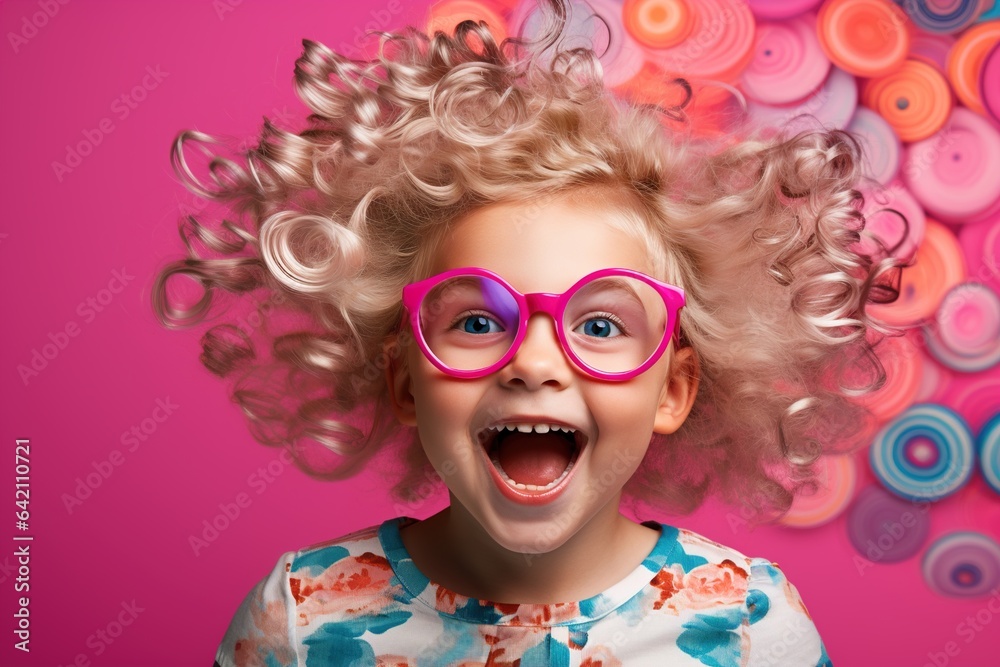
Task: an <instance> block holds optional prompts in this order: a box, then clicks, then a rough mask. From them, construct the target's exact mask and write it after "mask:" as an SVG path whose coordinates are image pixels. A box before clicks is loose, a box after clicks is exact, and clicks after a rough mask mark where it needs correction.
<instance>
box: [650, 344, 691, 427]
mask: <svg viewBox="0 0 1000 667" xmlns="http://www.w3.org/2000/svg"><path fill="white" fill-rule="evenodd" d="M700 377H701V371H700V366H699V364H698V355H697V354H695V351H694V348H693V347H682V348H680V349H679V350H677V351H676V352H674V358H673V359H672V360H671V362H670V375H669V376H668V377H667V380H666V382H664V384H663V391H662V392H661V393H660V405H659V406H658V407H657V409H656V419H655V420H654V422H653V432H654V433H662V434H667V433H673V432H674V431H676V430H677V429H679V428H680V427H681V424H683V423H684V420H685V419H687V416H688V414H689V413H690V412H691V408H692V407H693V406H694V399H695V396H697V395H698V381H699V379H700Z"/></svg>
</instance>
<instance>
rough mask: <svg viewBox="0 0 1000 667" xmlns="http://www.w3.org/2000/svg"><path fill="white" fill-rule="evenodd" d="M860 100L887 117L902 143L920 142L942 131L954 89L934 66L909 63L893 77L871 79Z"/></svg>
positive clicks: (915, 61) (948, 113) (865, 86)
mask: <svg viewBox="0 0 1000 667" xmlns="http://www.w3.org/2000/svg"><path fill="white" fill-rule="evenodd" d="M861 101H862V103H863V104H864V105H865V106H867V107H868V108H870V109H874V110H875V111H877V112H878V113H879V114H880V115H881V116H882V117H883V118H885V119H886V120H887V121H888V122H889V124H890V125H892V127H893V129H895V130H896V134H898V135H899V138H900V139H902V140H903V141H906V142H910V141H920V140H921V139H926V138H927V137H929V136H931V135H933V134H934V133H935V132H937V131H938V130H940V129H941V128H942V127H943V126H944V124H945V123H946V122H947V121H948V117H949V116H950V115H951V109H952V95H951V89H950V88H949V87H948V82H947V81H946V80H945V78H944V75H942V74H941V72H940V71H938V69H937V68H936V67H934V66H933V65H930V64H928V63H925V62H923V61H920V60H913V59H910V60H907V61H905V62H904V63H903V64H902V65H901V66H900V67H899V68H898V69H896V70H895V71H893V72H892V73H891V74H887V75H885V76H882V77H879V78H874V79H870V80H869V81H867V82H865V84H864V85H863V86H862V90H861Z"/></svg>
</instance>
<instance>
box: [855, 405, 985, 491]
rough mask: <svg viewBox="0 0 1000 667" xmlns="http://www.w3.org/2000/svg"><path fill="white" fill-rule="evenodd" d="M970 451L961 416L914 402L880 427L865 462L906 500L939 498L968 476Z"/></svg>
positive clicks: (971, 462) (972, 454) (972, 458)
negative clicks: (868, 462)
mask: <svg viewBox="0 0 1000 667" xmlns="http://www.w3.org/2000/svg"><path fill="white" fill-rule="evenodd" d="M974 465H975V449H974V447H973V442H972V433H971V432H970V431H969V427H968V425H967V424H966V423H965V420H964V419H962V417H961V415H959V414H958V413H956V412H955V411H954V410H951V409H950V408H946V407H944V406H943V405H935V404H933V403H918V404H916V405H914V406H912V407H910V408H909V409H908V410H906V411H905V412H904V413H902V414H901V415H900V416H899V417H897V418H896V419H895V420H894V421H892V422H891V423H889V424H888V425H886V426H885V427H884V428H883V429H882V430H881V431H880V432H879V433H878V435H877V436H875V441H874V442H873V443H872V446H871V466H872V471H873V472H874V473H875V476H876V477H878V479H879V481H880V482H882V484H883V486H885V487H886V489H888V490H889V491H891V492H893V493H895V494H896V495H898V496H899V497H901V498H905V499H908V500H940V499H941V498H944V497H945V496H948V495H950V494H952V493H954V492H955V491H957V490H958V489H960V488H961V487H962V486H963V485H964V484H965V483H966V482H967V481H968V480H969V476H970V475H971V474H972V468H973V466H974Z"/></svg>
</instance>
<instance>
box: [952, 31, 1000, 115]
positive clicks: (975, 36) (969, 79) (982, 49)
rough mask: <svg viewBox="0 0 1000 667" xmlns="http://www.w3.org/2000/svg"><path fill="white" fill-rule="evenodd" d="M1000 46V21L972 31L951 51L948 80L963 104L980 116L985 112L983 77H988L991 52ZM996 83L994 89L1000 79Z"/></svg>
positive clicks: (965, 34) (957, 41)
mask: <svg viewBox="0 0 1000 667" xmlns="http://www.w3.org/2000/svg"><path fill="white" fill-rule="evenodd" d="M998 44H1000V21H990V22H988V23H981V24H979V25H977V26H973V27H972V28H969V29H968V30H967V31H966V32H964V33H962V36H961V37H959V38H958V40H956V41H955V45H954V46H953V47H952V48H951V51H949V52H948V68H947V71H948V80H949V81H951V87H952V88H953V89H954V91H955V95H957V96H958V99H959V100H961V102H962V104H964V105H965V106H967V107H969V108H970V109H972V110H973V111H975V112H976V113H984V111H983V99H982V96H981V89H980V77H985V69H984V65H985V63H986V61H987V57H988V56H989V54H990V52H991V51H995V50H996V47H997V45H998ZM982 80H983V81H992V82H993V85H992V88H993V89H994V90H996V89H997V88H1000V81H998V79H996V78H993V79H987V78H983V79H982Z"/></svg>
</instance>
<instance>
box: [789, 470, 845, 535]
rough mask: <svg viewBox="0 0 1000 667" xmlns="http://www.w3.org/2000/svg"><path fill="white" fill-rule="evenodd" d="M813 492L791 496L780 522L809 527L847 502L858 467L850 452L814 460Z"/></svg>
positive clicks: (836, 513)
mask: <svg viewBox="0 0 1000 667" xmlns="http://www.w3.org/2000/svg"><path fill="white" fill-rule="evenodd" d="M816 466H817V469H816V478H815V482H816V488H815V492H814V493H809V494H806V493H800V494H798V495H796V496H795V499H794V500H793V501H792V506H791V508H790V509H789V510H788V512H787V513H786V514H785V515H784V516H783V517H781V523H783V524H785V525H786V526H792V527H794V528H812V527H814V526H820V525H822V524H824V523H827V522H828V521H831V520H832V519H835V518H836V517H837V516H839V515H840V513H841V512H843V511H844V509H845V508H846V507H847V505H848V503H850V502H851V498H852V497H853V496H854V488H855V486H856V484H857V479H858V469H857V464H856V463H855V462H854V457H853V456H850V455H838V456H823V457H821V458H820V459H819V460H818V461H817V464H816Z"/></svg>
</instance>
